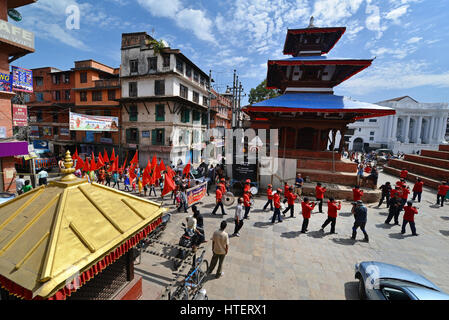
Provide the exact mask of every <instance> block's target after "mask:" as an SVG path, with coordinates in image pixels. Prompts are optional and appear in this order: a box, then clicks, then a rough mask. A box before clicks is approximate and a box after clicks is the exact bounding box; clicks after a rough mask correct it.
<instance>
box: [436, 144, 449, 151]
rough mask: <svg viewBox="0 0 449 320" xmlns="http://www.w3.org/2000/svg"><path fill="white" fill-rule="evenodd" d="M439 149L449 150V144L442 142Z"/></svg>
mask: <svg viewBox="0 0 449 320" xmlns="http://www.w3.org/2000/svg"><path fill="white" fill-rule="evenodd" d="M438 150H440V151H447V152H449V144H440V147H439V148H438Z"/></svg>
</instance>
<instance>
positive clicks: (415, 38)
mask: <svg viewBox="0 0 449 320" xmlns="http://www.w3.org/2000/svg"><path fill="white" fill-rule="evenodd" d="M422 39H423V38H422V37H413V38H410V39H408V40H407V43H408V44H414V43H418V42H420V41H421V40H422Z"/></svg>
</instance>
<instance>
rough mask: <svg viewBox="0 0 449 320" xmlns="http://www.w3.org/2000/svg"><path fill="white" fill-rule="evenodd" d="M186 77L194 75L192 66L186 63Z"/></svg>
mask: <svg viewBox="0 0 449 320" xmlns="http://www.w3.org/2000/svg"><path fill="white" fill-rule="evenodd" d="M186 77H189V78H191V77H192V67H191V66H189V65H186Z"/></svg>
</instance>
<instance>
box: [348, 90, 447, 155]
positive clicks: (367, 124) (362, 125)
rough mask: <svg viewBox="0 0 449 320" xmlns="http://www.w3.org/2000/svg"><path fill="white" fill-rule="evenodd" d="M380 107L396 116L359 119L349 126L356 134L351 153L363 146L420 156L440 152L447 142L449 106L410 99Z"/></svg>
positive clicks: (384, 103) (401, 99)
mask: <svg viewBox="0 0 449 320" xmlns="http://www.w3.org/2000/svg"><path fill="white" fill-rule="evenodd" d="M376 104H378V105H381V106H385V107H391V108H393V109H395V110H396V115H394V116H387V117H381V118H374V119H365V120H359V121H357V122H354V123H352V124H350V125H348V129H350V130H349V131H350V132H352V131H353V134H352V135H351V136H350V137H348V136H346V140H347V141H348V142H349V150H360V148H362V147H365V149H366V147H367V146H369V147H377V148H380V147H382V148H388V149H391V150H393V151H394V152H395V153H396V152H404V153H416V152H417V151H420V150H422V149H427V150H438V145H440V144H445V143H448V142H447V141H446V138H445V136H446V130H447V120H448V115H449V104H448V103H421V102H418V101H416V100H414V99H412V98H411V97H409V96H404V97H399V98H395V99H390V100H386V101H381V102H377V103H376Z"/></svg>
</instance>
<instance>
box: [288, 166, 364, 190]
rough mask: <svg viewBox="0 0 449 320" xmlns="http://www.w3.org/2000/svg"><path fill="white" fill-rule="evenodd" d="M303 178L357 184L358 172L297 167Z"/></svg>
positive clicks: (346, 184) (348, 184)
mask: <svg viewBox="0 0 449 320" xmlns="http://www.w3.org/2000/svg"><path fill="white" fill-rule="evenodd" d="M296 172H297V173H300V174H301V175H302V177H303V178H306V177H308V180H307V181H313V182H323V183H336V184H342V185H345V186H354V185H356V184H357V173H356V172H354V173H348V172H332V171H328V170H314V169H302V168H298V169H296Z"/></svg>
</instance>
